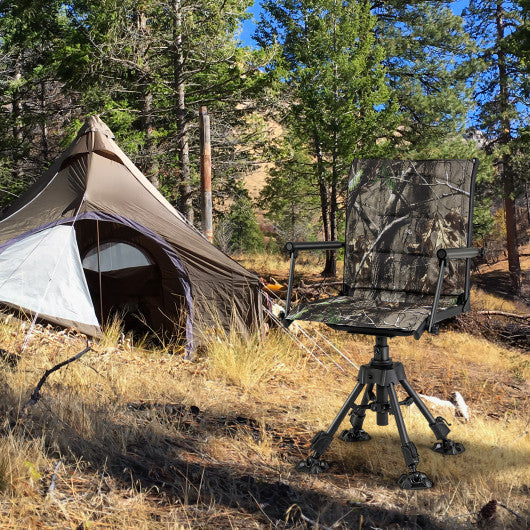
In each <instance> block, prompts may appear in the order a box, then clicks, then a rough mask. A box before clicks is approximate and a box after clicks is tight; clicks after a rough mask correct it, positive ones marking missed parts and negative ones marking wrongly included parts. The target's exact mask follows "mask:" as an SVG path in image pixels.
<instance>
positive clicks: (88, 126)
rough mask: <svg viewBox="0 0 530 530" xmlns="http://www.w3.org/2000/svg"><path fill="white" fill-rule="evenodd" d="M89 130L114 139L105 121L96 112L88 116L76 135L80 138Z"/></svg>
mask: <svg viewBox="0 0 530 530" xmlns="http://www.w3.org/2000/svg"><path fill="white" fill-rule="evenodd" d="M89 132H99V133H101V134H104V135H105V136H107V137H108V138H110V139H111V140H114V133H113V132H112V131H111V130H110V129H109V128H108V126H107V125H106V124H105V122H104V121H103V120H102V119H101V118H100V117H99V116H97V115H96V114H94V115H92V116H88V117H87V119H86V120H85V123H84V125H83V126H82V127H81V129H79V132H78V133H77V137H78V138H80V137H81V136H84V135H85V134H87V133H89Z"/></svg>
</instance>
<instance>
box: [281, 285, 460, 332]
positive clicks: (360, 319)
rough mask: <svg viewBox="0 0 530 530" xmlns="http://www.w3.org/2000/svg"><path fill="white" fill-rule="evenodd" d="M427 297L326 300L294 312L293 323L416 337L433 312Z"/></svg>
mask: <svg viewBox="0 0 530 530" xmlns="http://www.w3.org/2000/svg"><path fill="white" fill-rule="evenodd" d="M455 301H456V299H454V298H449V297H444V298H443V299H442V300H441V301H440V305H439V307H440V309H441V308H444V307H449V306H450V305H452V304H453V303H454V302H455ZM428 303H429V300H428V299H427V298H425V297H423V298H420V297H417V298H416V299H415V300H413V299H411V298H410V297H405V298H404V299H399V297H393V296H391V295H390V293H389V292H382V293H381V292H374V293H373V294H372V296H367V297H366V298H365V299H360V298H354V297H351V296H337V297H334V298H326V299H324V300H319V301H317V302H313V303H310V304H307V305H305V306H302V307H299V308H295V309H294V310H293V311H291V312H290V313H289V316H288V318H289V319H290V320H311V321H314V322H324V323H326V324H328V325H335V326H348V327H354V328H368V329H369V328H372V329H379V330H382V329H386V330H389V332H390V333H391V332H392V331H396V330H399V331H404V332H410V333H413V332H414V331H416V330H417V329H418V328H420V327H421V325H422V324H423V322H424V321H425V320H426V319H427V317H428V316H429V314H430V312H431V308H432V300H430V305H429V304H428Z"/></svg>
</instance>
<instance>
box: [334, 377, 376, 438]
mask: <svg viewBox="0 0 530 530" xmlns="http://www.w3.org/2000/svg"><path fill="white" fill-rule="evenodd" d="M373 389H374V385H373V384H370V385H366V388H365V390H364V395H363V398H362V400H361V404H360V405H359V406H356V405H353V407H352V413H351V416H350V423H351V425H352V428H351V429H349V430H344V431H342V433H341V434H340V436H339V438H340V439H341V440H342V441H344V442H367V441H368V440H370V439H371V436H370V435H369V434H368V433H367V432H366V431H365V430H364V429H363V423H364V419H365V418H366V406H367V405H368V403H369V401H370V399H373V397H374V396H373Z"/></svg>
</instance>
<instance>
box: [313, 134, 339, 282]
mask: <svg viewBox="0 0 530 530" xmlns="http://www.w3.org/2000/svg"><path fill="white" fill-rule="evenodd" d="M314 144H315V154H316V158H317V173H318V187H319V192H320V210H321V213H322V228H323V229H324V241H332V227H331V220H330V197H329V187H328V183H327V182H326V175H325V171H324V155H323V154H322V145H321V143H320V138H319V136H318V133H315V136H314ZM336 272H337V265H336V259H334V256H333V252H332V251H329V250H327V251H326V263H325V265H324V270H323V271H322V273H321V274H322V276H335V275H336Z"/></svg>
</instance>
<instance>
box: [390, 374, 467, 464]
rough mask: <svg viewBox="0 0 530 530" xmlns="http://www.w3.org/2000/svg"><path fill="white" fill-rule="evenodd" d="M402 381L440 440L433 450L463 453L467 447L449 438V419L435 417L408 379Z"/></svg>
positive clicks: (446, 452) (452, 453) (444, 452)
mask: <svg viewBox="0 0 530 530" xmlns="http://www.w3.org/2000/svg"><path fill="white" fill-rule="evenodd" d="M400 383H401V386H402V387H403V388H404V389H405V391H406V392H407V393H408V395H409V396H410V397H411V398H412V400H413V401H414V403H415V404H416V406H417V407H418V408H419V409H420V412H421V413H422V414H423V416H424V418H425V419H426V420H427V421H428V422H429V427H430V428H431V430H432V432H433V433H434V436H436V439H437V440H440V441H439V442H436V443H435V444H434V446H433V448H432V450H433V451H436V452H437V453H441V454H443V455H458V454H460V453H463V452H464V451H465V448H464V446H463V445H462V444H461V443H459V442H453V441H452V440H449V439H448V438H447V435H448V434H449V433H450V432H451V430H450V429H449V427H448V423H447V421H446V420H445V419H444V418H442V417H441V416H438V417H437V418H436V419H435V418H434V416H433V415H432V414H431V412H430V411H429V409H428V408H427V407H426V405H425V403H424V402H423V401H422V400H421V398H420V396H419V395H418V394H417V392H416V391H415V390H414V389H413V388H412V387H411V386H410V383H409V382H408V381H407V380H406V379H403V380H402V381H400Z"/></svg>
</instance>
